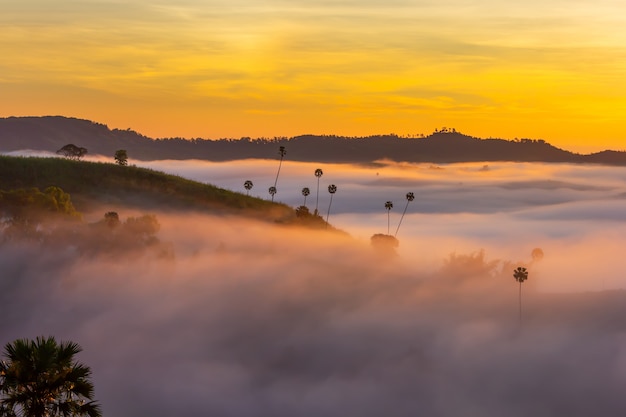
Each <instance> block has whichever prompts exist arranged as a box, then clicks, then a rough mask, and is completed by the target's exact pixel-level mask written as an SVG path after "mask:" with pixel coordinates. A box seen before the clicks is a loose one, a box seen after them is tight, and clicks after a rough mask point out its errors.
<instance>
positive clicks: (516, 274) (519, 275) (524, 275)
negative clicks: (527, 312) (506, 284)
mask: <svg viewBox="0 0 626 417" xmlns="http://www.w3.org/2000/svg"><path fill="white" fill-rule="evenodd" d="M513 278H515V281H517V282H519V324H520V326H521V325H522V282H524V281H526V280H527V279H528V271H527V270H526V268H524V267H521V266H519V267H517V269H514V270H513Z"/></svg>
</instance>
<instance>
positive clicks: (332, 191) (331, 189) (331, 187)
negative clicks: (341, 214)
mask: <svg viewBox="0 0 626 417" xmlns="http://www.w3.org/2000/svg"><path fill="white" fill-rule="evenodd" d="M328 192H329V193H330V203H328V213H327V214H326V223H328V217H330V206H331V205H332V204H333V195H335V193H336V192H337V186H336V185H335V184H330V185H329V186H328Z"/></svg>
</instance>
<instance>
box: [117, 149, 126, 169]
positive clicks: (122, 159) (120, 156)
mask: <svg viewBox="0 0 626 417" xmlns="http://www.w3.org/2000/svg"><path fill="white" fill-rule="evenodd" d="M115 163H116V164H118V165H121V166H126V165H128V153H127V152H126V149H118V150H117V151H115Z"/></svg>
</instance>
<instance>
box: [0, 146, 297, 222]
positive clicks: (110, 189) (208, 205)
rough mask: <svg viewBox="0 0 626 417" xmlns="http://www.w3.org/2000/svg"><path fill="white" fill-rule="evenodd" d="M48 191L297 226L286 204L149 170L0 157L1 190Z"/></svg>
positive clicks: (81, 162) (56, 159) (49, 159)
mask: <svg viewBox="0 0 626 417" xmlns="http://www.w3.org/2000/svg"><path fill="white" fill-rule="evenodd" d="M49 186H57V187H60V188H62V189H63V190H64V191H66V192H68V193H70V194H71V195H72V198H73V200H74V201H80V202H84V201H93V200H95V201H103V202H107V203H110V202H111V201H124V200H125V199H127V197H128V196H132V198H133V200H135V201H137V200H143V201H146V202H147V203H150V204H156V205H158V206H160V207H174V208H185V209H195V210H201V211H203V212H213V213H229V214H239V215H244V216H248V217H254V218H258V219H262V220H269V221H274V222H280V223H289V222H291V221H294V220H295V212H294V210H293V209H292V208H290V207H288V206H286V205H284V204H276V203H271V202H269V201H267V200H264V199H260V198H255V197H249V196H246V195H245V194H242V193H236V192H233V191H229V190H224V189H222V188H218V187H215V186H213V185H209V184H203V183H199V182H196V181H191V180H188V179H185V178H182V177H179V176H175V175H168V174H164V173H162V172H158V171H154V170H150V169H146V168H139V167H134V166H126V167H122V166H119V165H115V164H110V163H109V164H105V163H97V162H85V161H73V160H69V159H60V158H21V157H9V156H0V189H13V188H25V187H38V188H40V189H45V188H47V187H49ZM77 207H79V209H80V206H78V205H77Z"/></svg>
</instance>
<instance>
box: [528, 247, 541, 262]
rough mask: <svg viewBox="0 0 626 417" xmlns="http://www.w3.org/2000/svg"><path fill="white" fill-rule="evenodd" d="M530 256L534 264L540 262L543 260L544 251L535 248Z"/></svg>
mask: <svg viewBox="0 0 626 417" xmlns="http://www.w3.org/2000/svg"><path fill="white" fill-rule="evenodd" d="M530 256H531V257H532V259H533V262H535V261H540V260H542V259H543V250H542V249H541V248H535V249H533V251H532V252H531V253H530Z"/></svg>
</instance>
